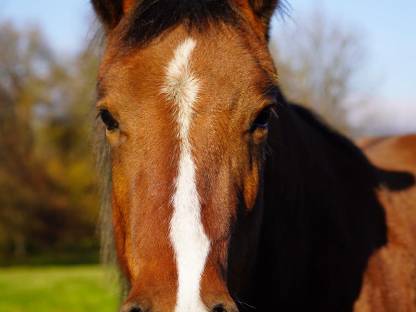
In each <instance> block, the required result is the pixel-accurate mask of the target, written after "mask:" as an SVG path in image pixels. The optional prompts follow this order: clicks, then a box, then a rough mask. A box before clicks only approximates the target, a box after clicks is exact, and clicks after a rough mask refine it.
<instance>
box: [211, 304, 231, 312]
mask: <svg viewBox="0 0 416 312" xmlns="http://www.w3.org/2000/svg"><path fill="white" fill-rule="evenodd" d="M211 312H227V309H226V308H224V306H223V305H222V304H217V305H216V306H215V307H213V308H212V310H211Z"/></svg>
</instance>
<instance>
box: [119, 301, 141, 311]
mask: <svg viewBox="0 0 416 312" xmlns="http://www.w3.org/2000/svg"><path fill="white" fill-rule="evenodd" d="M120 312H148V311H147V310H145V309H144V308H143V307H141V306H140V305H138V304H137V303H126V304H125V305H123V306H122V307H121V309H120Z"/></svg>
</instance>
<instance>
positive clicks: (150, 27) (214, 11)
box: [124, 0, 238, 45]
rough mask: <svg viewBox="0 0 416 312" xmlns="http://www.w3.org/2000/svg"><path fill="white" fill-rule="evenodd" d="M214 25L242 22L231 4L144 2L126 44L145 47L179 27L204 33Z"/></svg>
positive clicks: (219, 0) (135, 14) (215, 1)
mask: <svg viewBox="0 0 416 312" xmlns="http://www.w3.org/2000/svg"><path fill="white" fill-rule="evenodd" d="M214 22H224V23H237V22H238V15H237V13H236V11H235V10H234V9H233V6H232V4H231V3H230V2H229V1H227V0H142V1H140V2H139V4H138V6H137V7H136V8H135V10H134V12H133V13H132V16H130V18H129V21H128V26H127V29H126V32H125V36H124V41H125V42H126V43H127V44H128V45H143V44H146V43H148V42H150V41H151V40H153V39H155V38H156V37H158V36H159V35H161V34H163V33H164V32H165V31H168V30H170V29H172V28H174V27H175V26H177V25H179V24H184V25H185V26H186V27H188V28H195V29H198V30H202V29H204V28H206V27H207V26H209V25H210V24H211V23H214Z"/></svg>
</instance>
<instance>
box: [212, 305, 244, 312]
mask: <svg viewBox="0 0 416 312" xmlns="http://www.w3.org/2000/svg"><path fill="white" fill-rule="evenodd" d="M211 312H238V309H237V307H236V305H235V304H234V303H218V304H216V305H214V306H213V307H212V309H211Z"/></svg>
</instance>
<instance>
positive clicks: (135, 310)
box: [120, 303, 238, 312]
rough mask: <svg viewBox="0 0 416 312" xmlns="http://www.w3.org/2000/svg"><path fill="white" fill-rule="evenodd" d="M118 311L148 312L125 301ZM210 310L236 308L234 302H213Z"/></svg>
mask: <svg viewBox="0 0 416 312" xmlns="http://www.w3.org/2000/svg"><path fill="white" fill-rule="evenodd" d="M120 312H150V311H149V310H148V309H145V308H144V307H143V306H140V305H139V304H137V303H126V304H125V305H123V306H122V308H121V309H120ZM210 312H238V308H237V307H236V305H235V304H234V303H218V304H215V305H214V306H213V307H212V308H211V310H210Z"/></svg>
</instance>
